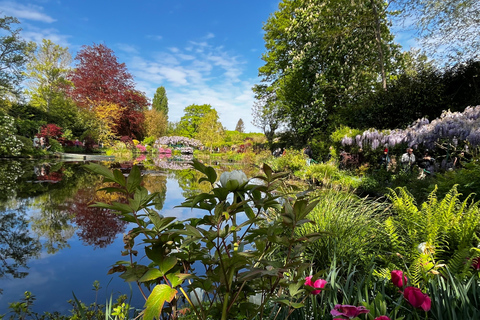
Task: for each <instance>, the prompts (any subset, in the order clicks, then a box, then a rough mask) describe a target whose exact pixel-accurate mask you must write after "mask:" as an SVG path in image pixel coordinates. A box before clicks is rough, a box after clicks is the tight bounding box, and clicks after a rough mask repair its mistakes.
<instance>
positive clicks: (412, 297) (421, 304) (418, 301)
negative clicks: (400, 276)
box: [403, 287, 432, 311]
mask: <svg viewBox="0 0 480 320" xmlns="http://www.w3.org/2000/svg"><path fill="white" fill-rule="evenodd" d="M403 297H404V298H405V300H407V301H408V303H410V304H411V305H412V306H413V307H414V308H421V309H422V310H423V311H429V310H430V307H431V304H432V301H431V300H430V297H429V296H428V295H426V294H425V293H423V292H422V291H421V290H420V289H418V288H415V287H406V288H405V290H404V292H403Z"/></svg>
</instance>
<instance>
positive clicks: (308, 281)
mask: <svg viewBox="0 0 480 320" xmlns="http://www.w3.org/2000/svg"><path fill="white" fill-rule="evenodd" d="M326 284H327V281H325V280H323V279H317V280H315V282H313V283H312V276H308V277H306V278H305V285H306V286H309V287H312V288H314V289H323V288H325V285H326ZM311 293H312V294H319V293H320V290H312V291H311Z"/></svg>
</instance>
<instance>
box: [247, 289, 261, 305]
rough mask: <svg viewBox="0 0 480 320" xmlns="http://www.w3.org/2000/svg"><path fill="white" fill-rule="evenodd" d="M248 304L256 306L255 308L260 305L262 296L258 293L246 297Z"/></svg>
mask: <svg viewBox="0 0 480 320" xmlns="http://www.w3.org/2000/svg"><path fill="white" fill-rule="evenodd" d="M248 302H250V303H253V304H256V305H257V306H260V305H262V294H261V293H260V292H259V293H257V294H256V295H254V296H250V297H248Z"/></svg>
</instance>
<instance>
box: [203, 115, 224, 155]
mask: <svg viewBox="0 0 480 320" xmlns="http://www.w3.org/2000/svg"><path fill="white" fill-rule="evenodd" d="M222 137H223V126H222V123H221V122H220V121H219V119H218V114H217V111H216V110H215V109H212V110H211V111H210V112H208V113H207V114H206V115H205V116H204V117H203V119H202V121H201V122H200V124H199V125H198V134H197V138H198V139H199V140H200V141H202V143H203V144H204V145H206V146H210V147H212V146H213V145H215V144H217V143H219V142H220V141H221V140H222Z"/></svg>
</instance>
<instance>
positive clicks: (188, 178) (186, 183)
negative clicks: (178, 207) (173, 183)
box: [172, 169, 211, 198]
mask: <svg viewBox="0 0 480 320" xmlns="http://www.w3.org/2000/svg"><path fill="white" fill-rule="evenodd" d="M172 172H173V174H174V176H175V179H177V181H178V185H179V186H180V188H182V190H183V192H182V195H183V196H184V197H185V198H188V197H191V196H194V195H196V194H198V193H199V192H210V190H211V186H210V183H208V182H206V181H204V182H202V183H198V179H200V178H201V177H204V174H203V173H200V172H198V171H196V170H193V169H187V170H178V171H172Z"/></svg>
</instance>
